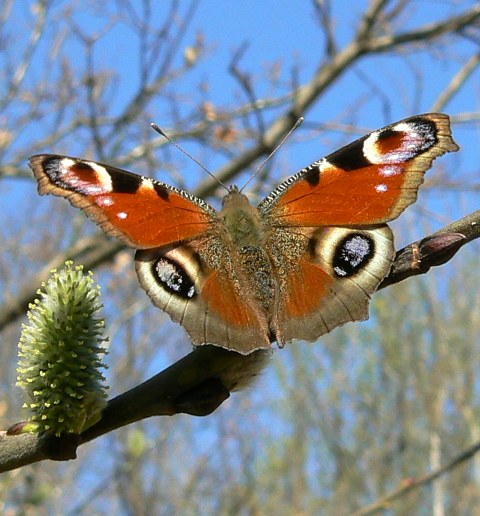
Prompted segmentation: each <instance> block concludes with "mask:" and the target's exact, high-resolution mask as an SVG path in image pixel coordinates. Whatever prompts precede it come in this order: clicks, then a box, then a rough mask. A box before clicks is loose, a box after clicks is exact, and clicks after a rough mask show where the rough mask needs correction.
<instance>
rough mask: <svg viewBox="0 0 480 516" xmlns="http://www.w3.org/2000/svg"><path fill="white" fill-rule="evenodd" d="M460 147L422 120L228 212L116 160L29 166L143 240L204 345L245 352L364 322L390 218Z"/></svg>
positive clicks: (151, 285) (141, 251) (152, 288)
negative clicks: (433, 169)
mask: <svg viewBox="0 0 480 516" xmlns="http://www.w3.org/2000/svg"><path fill="white" fill-rule="evenodd" d="M457 148H458V147H457V146H456V144H455V143H454V142H453V140H452V139H451V136H450V129H449V124H448V117H447V116H446V115H441V114H426V115H419V116H417V117H412V118H410V119H405V120H403V121H401V122H398V123H396V124H392V125H391V126H387V127H386V128H384V129H381V130H379V131H375V132H373V133H371V134H370V135H367V136H365V137H363V138H361V139H359V140H357V141H356V142H354V143H352V144H350V145H348V146H346V147H344V148H343V149H340V150H339V151H336V152H334V153H332V154H330V155H329V156H327V157H326V158H323V159H321V160H319V161H317V162H315V163H313V164H312V165H310V166H309V167H306V168H305V169H303V170H301V171H300V172H299V173H297V174H295V175H294V176H291V177H290V178H289V179H287V180H286V181H284V182H283V183H281V184H280V185H279V186H278V187H277V189H276V190H274V191H273V192H272V193H271V194H270V195H268V196H267V197H266V198H265V199H264V200H263V201H262V202H261V203H260V204H259V205H258V207H255V206H253V205H252V204H251V203H250V201H249V200H248V198H247V197H246V196H245V195H244V194H243V193H241V192H240V191H239V190H238V188H236V187H232V188H231V189H230V190H229V192H228V193H227V195H226V196H225V197H224V199H223V204H222V209H221V210H220V211H218V212H217V211H216V210H215V209H214V208H212V207H211V206H210V205H209V204H207V203H206V202H205V201H203V200H202V199H199V198H197V197H194V196H192V195H191V194H189V193H187V192H185V191H183V190H179V189H176V188H174V187H172V186H169V185H166V184H165V183H160V182H157V181H154V180H152V179H148V178H144V177H141V176H138V175H135V174H132V173H130V172H127V171H124V170H121V169H117V168H114V167H111V166H109V165H103V164H100V163H96V162H92V161H86V160H80V159H77V158H69V157H65V156H57V155H38V156H33V157H32V158H31V160H30V163H31V167H32V169H33V171H34V174H35V176H36V178H37V180H38V182H39V191H40V193H42V194H46V193H53V194H55V195H60V196H63V197H66V198H68V199H69V201H70V202H71V203H72V204H73V205H74V206H77V207H80V208H81V209H83V210H84V211H85V212H86V213H87V215H89V216H90V217H91V218H92V219H93V220H94V221H95V222H96V223H97V224H99V226H100V227H101V228H102V229H103V230H104V231H105V232H106V233H108V234H110V235H112V236H115V237H118V238H120V239H121V240H123V241H124V242H125V243H127V244H128V245H130V246H131V247H134V248H136V249H137V252H136V256H135V267H136V271H137V275H138V278H139V281H140V284H141V285H142V287H143V288H144V289H145V290H146V291H147V293H148V295H149V296H150V297H151V298H152V300H153V302H154V303H155V304H156V305H157V306H159V307H160V308H162V309H163V310H165V311H166V312H167V313H168V314H169V315H170V316H171V317H172V319H173V320H175V321H177V322H179V323H180V324H182V325H183V326H184V327H185V329H186V330H187V332H188V334H189V336H190V338H191V340H192V342H193V343H194V344H196V345H201V344H213V345H217V346H221V347H225V348H227V349H231V350H233V351H237V352H239V353H243V354H248V353H251V352H252V351H255V350H257V349H262V348H269V347H270V345H271V343H272V342H273V341H277V342H278V344H279V345H280V346H283V345H284V344H285V343H286V342H289V341H291V340H293V339H304V340H308V341H313V340H315V339H317V338H318V337H319V336H320V335H322V334H324V333H326V332H328V331H330V330H331V329H333V328H334V327H336V326H338V325H340V324H343V323H345V322H348V321H354V320H362V319H366V318H367V317H368V301H369V299H370V296H371V294H372V293H373V292H374V291H375V290H376V288H377V287H378V285H379V284H380V282H381V281H382V280H383V279H384V278H385V276H386V275H387V274H388V272H389V270H390V267H391V264H392V261H393V258H394V253H395V251H394V246H393V235H392V233H391V230H390V229H389V227H388V226H387V225H386V222H388V221H389V220H392V219H394V218H396V217H397V216H398V215H399V214H400V213H401V212H402V211H403V210H404V209H405V208H406V207H407V206H408V205H410V204H412V203H413V202H414V201H415V200H416V197H417V190H418V187H419V185H420V184H421V183H422V181H423V175H424V173H425V171H426V170H427V169H428V168H430V166H431V164H432V161H433V159H434V158H436V157H438V156H440V155H441V154H444V153H445V152H448V151H453V150H457Z"/></svg>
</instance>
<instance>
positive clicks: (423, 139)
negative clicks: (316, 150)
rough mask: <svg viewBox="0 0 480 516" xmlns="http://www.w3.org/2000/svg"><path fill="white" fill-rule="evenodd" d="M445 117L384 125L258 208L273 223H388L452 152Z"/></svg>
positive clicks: (316, 165)
mask: <svg viewBox="0 0 480 516" xmlns="http://www.w3.org/2000/svg"><path fill="white" fill-rule="evenodd" d="M456 150H458V146H457V145H456V144H455V142H454V141H453V140H452V137H451V132H450V123H449V118H448V116H446V115H443V114H436V113H430V114H425V115H418V116H415V117H411V118H407V119H405V120H402V121H400V122H397V123H395V124H392V125H389V126H387V127H385V128H383V129H380V130H378V131H374V132H373V133H371V134H369V135H367V136H365V137H363V138H360V139H359V140H357V141H355V142H353V143H351V144H350V145H347V146H346V147H343V148H342V149H340V150H338V151H336V152H334V153H333V154H330V155H329V156H327V157H326V158H324V159H322V160H320V161H317V162H315V163H313V164H312V165H310V166H309V167H307V168H305V169H303V170H301V171H300V172H299V173H298V174H296V175H294V176H292V177H290V178H289V179H287V180H286V181H285V182H283V183H282V184H281V185H280V186H279V187H278V188H277V189H276V190H275V191H274V192H272V193H271V194H270V195H269V196H268V197H267V198H266V199H265V200H264V201H262V203H261V204H260V206H259V209H260V211H262V212H263V213H264V215H265V216H266V217H268V220H269V221H270V222H271V223H272V224H273V225H280V226H281V225H296V226H314V227H318V226H329V225H331V226H361V225H372V224H380V223H385V222H388V221H389V220H393V219H395V218H396V217H398V216H399V215H400V213H401V212H402V211H403V210H404V209H405V208H406V207H407V206H409V205H410V204H412V203H413V202H415V200H416V198H417V191H418V187H419V186H420V184H421V183H422V182H423V177H424V174H425V172H426V170H428V169H429V168H430V167H431V165H432V162H433V160H434V159H435V158H437V157H439V156H441V155H442V154H445V153H446V152H450V151H456Z"/></svg>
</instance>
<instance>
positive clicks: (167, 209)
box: [30, 154, 216, 249]
mask: <svg viewBox="0 0 480 516" xmlns="http://www.w3.org/2000/svg"><path fill="white" fill-rule="evenodd" d="M30 167H31V168H32V170H33V173H34V175H35V177H36V178H37V180H38V191H39V193H40V194H53V195H58V196H61V197H65V198H67V199H68V200H69V201H70V202H71V204H73V205H74V206H76V207H78V208H81V209H82V210H83V211H84V212H85V213H86V214H87V215H88V216H89V217H90V218H91V219H92V220H93V221H94V222H96V223H97V224H98V225H99V226H100V227H101V228H102V229H103V230H104V231H105V232H106V233H107V234H109V235H112V236H114V237H117V238H119V239H121V240H123V241H124V242H125V243H126V244H127V245H130V246H132V247H135V248H140V249H142V248H150V247H159V246H164V245H168V244H171V243H174V242H180V241H184V240H188V239H191V238H195V237H197V236H199V235H201V234H202V233H204V232H205V231H206V230H207V229H208V227H209V224H211V223H212V221H213V220H214V219H215V214H216V212H215V210H214V209H213V208H211V207H210V206H209V205H208V204H207V203H206V202H204V201H202V200H201V199H198V198H196V197H194V196H191V195H189V194H188V193H187V192H184V191H182V190H179V189H176V188H174V187H172V186H169V185H166V184H164V183H160V182H158V181H154V180H153V179H148V178H145V177H142V176H139V175H136V174H132V173H131V172H127V171H126V170H121V169H119V168H115V167H111V166H109V165H104V164H101V163H96V162H94V161H86V160H82V159H78V158H71V157H66V156H57V155H53V154H40V155H37V156H32V157H31V158H30Z"/></svg>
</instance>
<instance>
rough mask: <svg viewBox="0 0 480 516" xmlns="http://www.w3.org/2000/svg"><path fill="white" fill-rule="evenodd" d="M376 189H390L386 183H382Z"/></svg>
mask: <svg viewBox="0 0 480 516" xmlns="http://www.w3.org/2000/svg"><path fill="white" fill-rule="evenodd" d="M375 190H376V191H377V192H379V193H383V192H386V191H387V190H388V186H387V185H386V184H385V183H381V184H379V185H377V186H376V187H375Z"/></svg>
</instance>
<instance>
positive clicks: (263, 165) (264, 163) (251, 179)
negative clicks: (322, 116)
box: [240, 116, 304, 191]
mask: <svg viewBox="0 0 480 516" xmlns="http://www.w3.org/2000/svg"><path fill="white" fill-rule="evenodd" d="M303 121H304V118H303V116H301V117H300V118H299V119H298V120H297V121H296V122H295V124H294V125H293V127H292V128H291V129H290V130H289V131H288V133H287V134H286V135H285V136H284V137H283V138H282V140H281V141H280V143H279V144H278V145H277V146H276V147H275V148H274V149H273V151H272V152H271V153H270V154H269V155H268V156H267V157H266V158H265V159H264V160H263V162H262V163H261V164H260V166H259V167H258V168H257V170H255V172H254V173H253V174H252V176H251V177H250V179H249V180H248V181H247V182H246V183H245V184H244V185H243V186H242V188H241V189H240V191H243V189H244V188H245V187H247V186H248V185H249V184H250V183H251V182H252V181H253V179H254V178H255V177H257V176H258V174H259V173H260V171H261V170H262V169H263V168H264V167H265V165H266V164H267V163H268V162H269V161H270V160H271V159H272V157H273V155H274V154H275V153H276V152H277V151H278V149H279V148H280V147H281V146H282V145H283V144H284V143H285V141H286V140H287V139H288V138H289V136H290V135H291V134H292V133H293V131H295V129H297V128H298V126H299V125H300V124H301V123H302V122H303Z"/></svg>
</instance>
